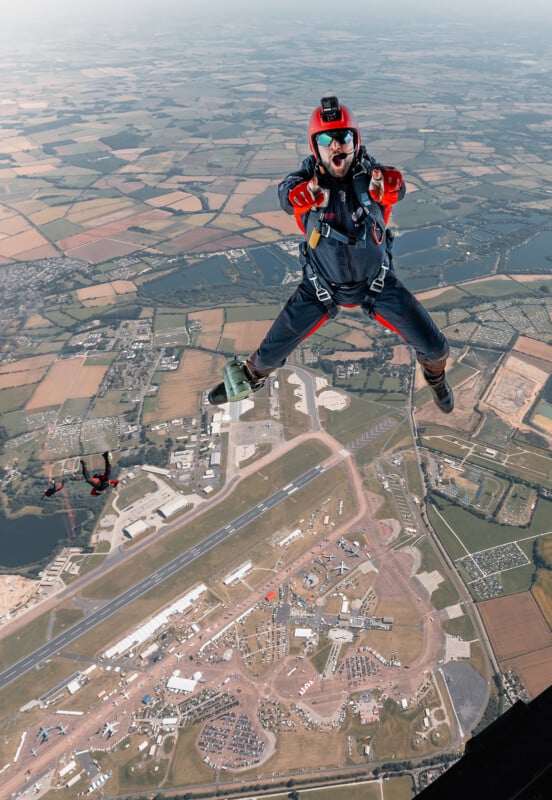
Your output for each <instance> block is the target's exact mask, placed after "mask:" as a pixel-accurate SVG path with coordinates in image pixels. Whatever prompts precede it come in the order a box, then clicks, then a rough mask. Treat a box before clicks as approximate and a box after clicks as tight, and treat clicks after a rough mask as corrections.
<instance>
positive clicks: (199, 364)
mask: <svg viewBox="0 0 552 800" xmlns="http://www.w3.org/2000/svg"><path fill="white" fill-rule="evenodd" d="M223 364H224V359H223V358H220V357H219V356H215V355H209V354H208V353H203V352H201V351H199V350H187V351H186V352H185V353H184V356H183V358H182V361H181V362H180V367H179V368H178V370H177V371H176V372H171V373H167V374H166V377H165V379H164V380H163V383H162V384H161V387H160V389H159V394H158V396H157V406H156V408H155V411H152V412H149V413H147V414H144V423H145V424H148V423H151V422H163V421H165V420H168V419H174V418H175V417H191V416H193V415H194V414H197V413H198V412H199V410H200V407H201V406H200V402H201V395H202V393H203V392H204V391H205V390H206V389H209V388H210V387H211V386H212V385H213V383H215V382H216V376H217V375H219V374H220V372H221V370H222V366H223Z"/></svg>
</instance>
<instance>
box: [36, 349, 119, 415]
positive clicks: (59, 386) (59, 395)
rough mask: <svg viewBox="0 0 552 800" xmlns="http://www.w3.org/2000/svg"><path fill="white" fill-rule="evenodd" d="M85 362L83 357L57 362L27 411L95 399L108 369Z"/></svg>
mask: <svg viewBox="0 0 552 800" xmlns="http://www.w3.org/2000/svg"><path fill="white" fill-rule="evenodd" d="M85 361H86V359H85V358H83V357H81V356H79V357H76V358H68V359H65V360H63V361H56V363H55V364H53V365H52V366H51V367H50V369H49V370H48V373H47V375H46V377H45V378H44V380H43V381H42V382H41V383H40V384H39V385H38V386H37V388H36V390H35V392H34V394H33V396H32V397H31V399H30V400H29V401H28V403H27V405H26V409H27V410H32V409H35V408H44V407H46V406H57V405H62V404H63V403H64V402H65V401H66V400H68V399H75V398H79V397H93V396H94V395H95V394H96V392H97V391H98V388H99V386H100V384H101V382H102V379H103V376H104V375H105V372H106V370H107V367H103V366H86V365H85Z"/></svg>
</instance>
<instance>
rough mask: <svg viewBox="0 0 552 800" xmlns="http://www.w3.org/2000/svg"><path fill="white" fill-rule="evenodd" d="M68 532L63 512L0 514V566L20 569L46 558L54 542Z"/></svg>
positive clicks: (66, 519) (55, 543)
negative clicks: (19, 514)
mask: <svg viewBox="0 0 552 800" xmlns="http://www.w3.org/2000/svg"><path fill="white" fill-rule="evenodd" d="M69 534H70V524H69V519H68V517H67V515H66V514H65V513H63V512H60V513H59V514H53V515H51V516H50V515H48V516H42V515H40V514H25V516H22V517H17V518H16V519H8V518H7V517H5V516H4V515H3V514H0V569H1V568H2V567H3V568H6V569H20V568H22V567H26V566H28V565H29V564H36V563H37V562H40V561H42V560H43V559H45V558H50V557H51V555H52V551H53V550H54V549H55V548H56V545H57V544H58V542H59V541H61V540H64V539H68V538H69Z"/></svg>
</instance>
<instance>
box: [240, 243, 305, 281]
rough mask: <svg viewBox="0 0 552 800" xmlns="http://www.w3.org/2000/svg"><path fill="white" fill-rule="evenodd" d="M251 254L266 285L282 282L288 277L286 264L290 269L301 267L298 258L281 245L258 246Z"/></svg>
mask: <svg viewBox="0 0 552 800" xmlns="http://www.w3.org/2000/svg"><path fill="white" fill-rule="evenodd" d="M251 256H252V257H253V258H254V260H255V264H256V265H257V267H258V268H259V270H260V272H261V274H262V276H263V283H264V284H265V285H266V286H274V285H279V284H280V283H282V281H283V280H284V278H285V277H286V265H287V267H288V269H289V270H290V271H294V270H297V269H298V268H299V263H298V261H297V259H294V258H292V257H291V256H290V255H288V254H287V253H285V252H284V251H283V250H282V249H281V248H279V247H256V248H255V250H253V251H252V252H251Z"/></svg>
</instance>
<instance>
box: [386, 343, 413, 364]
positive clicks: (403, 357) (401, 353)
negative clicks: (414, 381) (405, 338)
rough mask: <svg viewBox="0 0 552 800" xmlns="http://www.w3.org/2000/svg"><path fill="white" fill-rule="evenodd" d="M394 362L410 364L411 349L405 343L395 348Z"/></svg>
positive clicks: (392, 361)
mask: <svg viewBox="0 0 552 800" xmlns="http://www.w3.org/2000/svg"><path fill="white" fill-rule="evenodd" d="M391 363H392V364H407V365H408V364H410V351H409V349H408V347H407V346H406V345H405V344H398V345H397V346H396V347H394V348H393V358H392V360H391Z"/></svg>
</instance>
